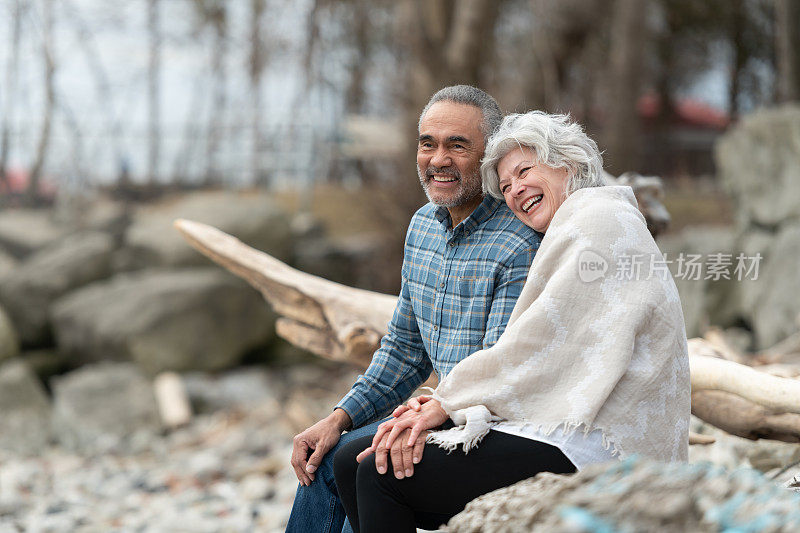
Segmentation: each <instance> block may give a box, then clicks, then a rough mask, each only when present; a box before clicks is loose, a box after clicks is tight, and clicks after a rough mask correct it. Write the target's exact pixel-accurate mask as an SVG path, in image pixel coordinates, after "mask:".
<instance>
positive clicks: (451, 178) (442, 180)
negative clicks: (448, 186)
mask: <svg viewBox="0 0 800 533" xmlns="http://www.w3.org/2000/svg"><path fill="white" fill-rule="evenodd" d="M431 177H432V178H433V181H437V182H439V183H450V182H451V181H456V180H458V178H457V177H455V176H437V175H436V174H434V175H433V176H431Z"/></svg>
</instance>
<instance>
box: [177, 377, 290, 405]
mask: <svg viewBox="0 0 800 533" xmlns="http://www.w3.org/2000/svg"><path fill="white" fill-rule="evenodd" d="M183 383H184V385H185V386H186V393H187V394H188V396H189V400H190V401H191V402H192V406H193V407H194V410H195V411H197V412H212V411H216V410H222V409H237V408H243V407H252V406H253V405H256V404H259V403H265V402H268V401H270V400H273V401H277V399H278V398H277V395H278V392H277V386H276V384H275V383H274V381H273V379H272V378H271V376H270V375H269V374H268V373H267V371H266V370H265V369H263V368H259V367H246V368H237V369H233V370H231V371H228V372H225V373H222V374H219V375H210V374H209V373H207V372H189V373H187V374H184V375H183Z"/></svg>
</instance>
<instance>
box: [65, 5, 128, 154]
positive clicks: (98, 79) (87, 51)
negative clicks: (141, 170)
mask: <svg viewBox="0 0 800 533" xmlns="http://www.w3.org/2000/svg"><path fill="white" fill-rule="evenodd" d="M61 7H62V10H63V12H64V13H65V14H66V15H67V17H68V18H69V21H70V23H71V25H72V26H73V27H74V28H75V31H76V32H77V33H78V45H79V46H80V48H81V50H82V51H83V55H84V56H85V58H86V64H87V66H88V67H89V70H90V71H91V73H92V79H93V81H94V85H95V90H96V91H97V106H98V110H100V111H101V115H102V117H103V121H104V123H105V135H101V136H98V137H99V139H100V140H99V141H97V142H96V143H95V144H94V146H93V149H92V150H90V153H89V159H90V160H97V159H99V158H100V154H101V153H102V152H104V151H105V150H108V149H109V148H110V149H111V151H112V152H113V155H114V160H115V161H122V160H123V154H124V148H123V141H122V139H123V125H122V121H121V120H120V118H119V117H118V116H117V113H116V112H115V108H114V97H115V92H114V91H113V90H112V89H111V81H110V78H109V75H108V70H107V69H106V67H105V65H104V64H103V60H102V57H101V55H100V50H99V47H98V44H97V41H96V39H95V35H94V31H93V28H92V27H91V26H90V25H89V23H88V22H87V21H86V19H85V18H84V17H83V16H81V14H80V12H79V9H78V7H77V6H76V5H75V3H74V2H71V1H69V0H62V1H61Z"/></svg>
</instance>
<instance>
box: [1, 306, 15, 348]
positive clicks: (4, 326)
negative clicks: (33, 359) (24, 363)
mask: <svg viewBox="0 0 800 533" xmlns="http://www.w3.org/2000/svg"><path fill="white" fill-rule="evenodd" d="M17 355H19V339H18V338H17V332H16V331H15V330H14V326H13V324H11V320H10V319H9V318H8V315H7V314H6V312H5V311H4V310H3V308H2V307H0V362H2V361H4V360H5V359H11V358H12V357H16V356H17Z"/></svg>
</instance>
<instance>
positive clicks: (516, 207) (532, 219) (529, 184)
mask: <svg viewBox="0 0 800 533" xmlns="http://www.w3.org/2000/svg"><path fill="white" fill-rule="evenodd" d="M497 174H498V175H499V176H500V191H502V193H503V197H504V198H505V200H506V204H508V207H510V208H511V211H513V212H514V214H515V215H517V218H519V219H520V220H521V221H522V222H523V223H524V224H526V225H527V226H530V227H532V228H533V229H535V230H536V231H538V232H542V233H544V232H545V231H546V230H547V228H548V226H550V221H551V220H553V215H555V213H556V210H557V209H558V208H559V207H561V204H562V203H564V200H565V198H566V190H567V180H568V178H569V172H568V171H567V169H565V168H558V169H555V168H550V167H548V166H546V165H541V164H537V163H536V154H535V152H534V151H533V150H532V149H530V148H528V147H527V146H523V147H521V148H515V149H513V150H512V151H510V152H509V153H507V154H506V155H505V157H503V158H502V159H501V160H500V163H498V165H497Z"/></svg>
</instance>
